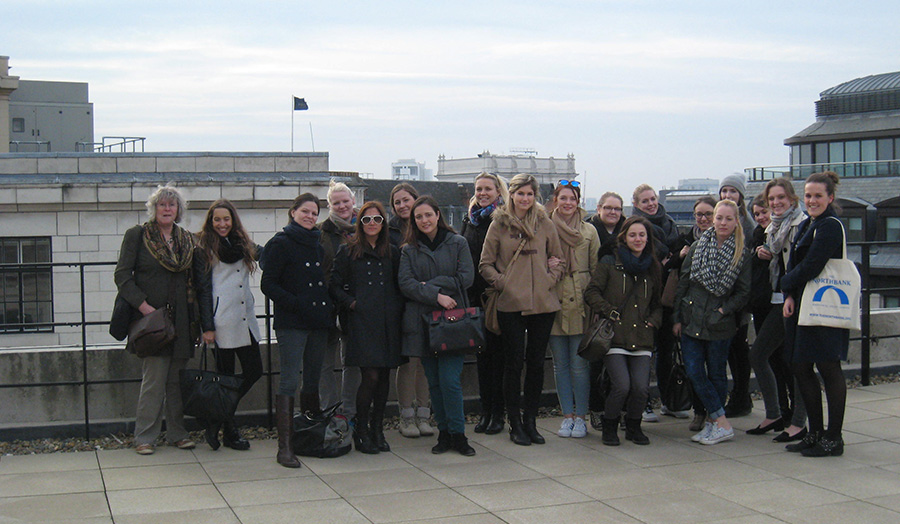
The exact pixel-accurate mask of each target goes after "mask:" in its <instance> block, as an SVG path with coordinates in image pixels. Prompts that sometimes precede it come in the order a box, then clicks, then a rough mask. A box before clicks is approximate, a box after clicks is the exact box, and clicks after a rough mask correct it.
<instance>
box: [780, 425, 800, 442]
mask: <svg viewBox="0 0 900 524" xmlns="http://www.w3.org/2000/svg"><path fill="white" fill-rule="evenodd" d="M806 433H807V431H806V428H803V429H801V430H800V431H798V432H797V434H796V435H794V436H793V437H792V436H790V435H789V434H788V432H787V431H782V432H781V433H779V434H778V436H777V437H775V438H773V439H772V440H773V441H775V442H795V441H798V440H803V437H805V436H806Z"/></svg>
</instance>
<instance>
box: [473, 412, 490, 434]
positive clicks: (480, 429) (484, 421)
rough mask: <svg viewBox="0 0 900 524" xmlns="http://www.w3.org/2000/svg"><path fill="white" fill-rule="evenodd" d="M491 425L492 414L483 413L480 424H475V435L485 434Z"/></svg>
mask: <svg viewBox="0 0 900 524" xmlns="http://www.w3.org/2000/svg"><path fill="white" fill-rule="evenodd" d="M490 425H491V414H490V413H482V414H481V418H479V419H478V423H477V424H475V430H474V431H475V433H484V432H485V431H486V430H487V428H488V426H490Z"/></svg>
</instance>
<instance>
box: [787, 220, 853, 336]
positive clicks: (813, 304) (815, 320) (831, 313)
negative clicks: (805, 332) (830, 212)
mask: <svg viewBox="0 0 900 524" xmlns="http://www.w3.org/2000/svg"><path fill="white" fill-rule="evenodd" d="M830 218H834V220H837V221H838V223H839V224H841V231H842V232H843V237H844V238H843V242H842V243H843V256H842V258H832V259H830V260H829V261H828V262H827V263H826V264H825V268H824V269H823V270H822V272H821V273H819V276H817V277H816V278H814V279H812V280H810V281H809V282H807V283H806V287H805V288H803V298H802V299H801V301H800V318H799V319H798V321H797V323H798V324H800V325H801V326H826V327H834V328H843V329H856V330H858V329H859V326H860V317H859V301H860V292H861V290H862V285H861V280H860V277H859V271H857V269H856V264H854V263H853V262H852V261H851V260H848V259H847V233H846V232H845V231H844V224H842V223H841V221H840V220H838V219H837V218H835V217H830ZM813 234H815V233H813Z"/></svg>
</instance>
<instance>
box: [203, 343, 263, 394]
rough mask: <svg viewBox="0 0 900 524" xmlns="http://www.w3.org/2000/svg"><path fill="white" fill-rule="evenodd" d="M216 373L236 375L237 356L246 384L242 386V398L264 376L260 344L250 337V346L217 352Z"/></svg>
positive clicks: (220, 349)
mask: <svg viewBox="0 0 900 524" xmlns="http://www.w3.org/2000/svg"><path fill="white" fill-rule="evenodd" d="M215 353H216V371H218V372H219V373H226V374H228V375H234V370H235V367H234V363H235V356H237V358H238V360H240V361H241V376H242V377H243V378H244V383H243V384H242V385H241V397H242V398H243V396H244V395H246V394H247V392H248V391H250V388H252V387H253V384H256V381H257V380H259V378H260V377H261V376H262V374H263V366H262V357H261V356H260V354H259V342H257V341H256V339H254V338H253V335H250V345H249V346H242V347H239V348H229V349H222V348H219V349H218V350H217V351H216V352H215Z"/></svg>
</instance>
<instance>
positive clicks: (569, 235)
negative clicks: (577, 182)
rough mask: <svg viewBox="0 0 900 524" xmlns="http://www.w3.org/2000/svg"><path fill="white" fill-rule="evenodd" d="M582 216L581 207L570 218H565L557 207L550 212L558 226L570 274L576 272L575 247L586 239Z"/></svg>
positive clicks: (557, 230) (567, 271)
mask: <svg viewBox="0 0 900 524" xmlns="http://www.w3.org/2000/svg"><path fill="white" fill-rule="evenodd" d="M582 216H583V215H582V211H581V210H580V209H577V210H576V211H575V213H574V214H573V215H572V216H570V217H569V218H568V219H565V218H563V217H562V215H561V214H560V213H557V210H556V209H554V210H553V211H552V212H551V213H550V220H552V221H553V225H554V226H556V233H557V234H558V235H559V242H560V247H561V248H562V250H563V256H564V257H565V259H566V260H565V261H566V274H568V275H571V274H573V273H575V248H577V247H578V244H580V243H581V241H582V240H584V236H583V235H582V234H581V223H582Z"/></svg>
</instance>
